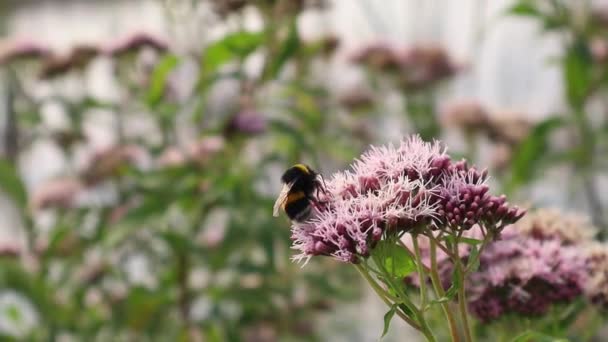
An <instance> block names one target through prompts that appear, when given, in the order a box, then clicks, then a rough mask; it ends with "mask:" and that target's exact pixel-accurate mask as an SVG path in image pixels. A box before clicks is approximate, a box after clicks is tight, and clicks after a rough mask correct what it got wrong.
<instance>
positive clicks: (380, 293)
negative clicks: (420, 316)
mask: <svg viewBox="0 0 608 342" xmlns="http://www.w3.org/2000/svg"><path fill="white" fill-rule="evenodd" d="M355 268H356V269H357V271H359V273H360V274H361V276H363V278H364V279H365V280H367V282H368V283H369V284H370V286H371V287H372V289H374V291H375V292H376V294H377V295H378V297H380V299H382V301H383V302H384V303H385V304H386V305H387V306H388V307H392V306H393V304H394V303H393V302H391V299H393V297H392V296H391V295H390V294H388V293H387V292H386V291H385V290H384V289H383V288H382V287H381V286H380V285H379V284H378V283H377V282H376V281H375V280H374V278H373V277H372V276H371V275H370V274H369V273H368V272H367V270H366V269H365V268H364V267H363V266H361V265H355ZM389 298H390V299H389ZM395 312H396V313H397V315H398V316H399V317H401V319H403V320H404V321H405V322H406V323H407V324H409V325H410V326H411V327H412V328H414V329H416V330H418V331H421V327H420V325H419V324H418V323H416V322H414V320H412V319H411V318H409V317H407V316H406V315H405V314H404V313H403V312H401V311H400V310H399V309H397V310H395Z"/></svg>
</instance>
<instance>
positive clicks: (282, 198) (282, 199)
mask: <svg viewBox="0 0 608 342" xmlns="http://www.w3.org/2000/svg"><path fill="white" fill-rule="evenodd" d="M293 183H294V182H291V183H289V184H283V188H282V189H281V192H280V193H279V197H277V200H276V201H275V202H274V207H273V209H272V216H274V217H277V216H279V209H281V208H282V207H283V204H285V201H287V195H288V194H289V190H291V187H292V186H293Z"/></svg>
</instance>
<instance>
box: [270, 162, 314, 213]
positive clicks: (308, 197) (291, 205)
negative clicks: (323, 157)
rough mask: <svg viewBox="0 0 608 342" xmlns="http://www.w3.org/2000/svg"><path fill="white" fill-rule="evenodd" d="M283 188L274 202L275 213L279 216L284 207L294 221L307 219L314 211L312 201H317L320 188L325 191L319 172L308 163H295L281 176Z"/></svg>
mask: <svg viewBox="0 0 608 342" xmlns="http://www.w3.org/2000/svg"><path fill="white" fill-rule="evenodd" d="M281 182H283V188H282V189H281V193H280V194H279V197H278V198H277V200H276V202H274V208H273V215H274V216H275V217H276V216H279V209H283V210H284V211H285V213H286V214H287V216H288V217H289V219H291V220H292V221H297V222H302V221H305V220H306V219H307V218H308V217H309V216H310V213H311V212H312V205H311V204H312V203H313V202H317V201H318V200H317V198H316V197H315V195H313V194H316V195H318V194H319V190H322V191H323V192H325V188H324V187H323V182H322V178H321V176H320V174H319V173H317V172H316V171H314V170H313V169H311V168H310V167H309V166H308V165H304V164H295V165H294V166H292V167H290V168H289V169H287V171H285V173H283V176H281Z"/></svg>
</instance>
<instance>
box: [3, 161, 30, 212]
mask: <svg viewBox="0 0 608 342" xmlns="http://www.w3.org/2000/svg"><path fill="white" fill-rule="evenodd" d="M0 190H2V191H4V192H5V193H6V194H7V195H9V196H10V197H11V199H12V200H13V201H14V202H15V204H16V205H17V206H19V208H21V209H24V208H25V207H26V206H27V192H26V191H25V186H24V185H23V182H22V181H21V177H19V174H18V173H17V170H16V169H15V167H14V165H13V164H12V163H10V162H9V161H7V160H0Z"/></svg>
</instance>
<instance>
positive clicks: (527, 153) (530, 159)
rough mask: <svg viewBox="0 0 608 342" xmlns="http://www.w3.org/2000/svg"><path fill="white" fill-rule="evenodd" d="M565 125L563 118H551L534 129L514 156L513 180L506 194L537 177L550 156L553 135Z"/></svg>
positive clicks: (507, 186)
mask: <svg viewBox="0 0 608 342" xmlns="http://www.w3.org/2000/svg"><path fill="white" fill-rule="evenodd" d="M564 123H565V121H564V120H563V119H562V118H559V117H551V118H548V119H546V120H544V121H541V122H540V123H538V124H537V125H536V126H535V127H534V128H533V129H532V132H531V133H530V135H528V137H527V138H526V139H525V140H524V141H523V142H522V143H521V144H520V145H519V146H518V148H517V150H516V151H515V153H514V155H513V161H512V166H511V179H510V180H509V182H508V183H507V185H506V188H505V191H506V192H510V191H513V190H514V189H516V188H517V187H518V186H520V185H522V184H525V183H526V182H529V181H531V180H532V179H533V177H534V176H536V174H537V173H538V171H540V170H539V167H540V165H541V164H542V162H543V161H544V157H546V156H548V153H547V152H548V149H549V137H550V135H551V133H552V132H553V131H554V130H555V129H557V128H559V127H561V126H562V125H563V124H564Z"/></svg>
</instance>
